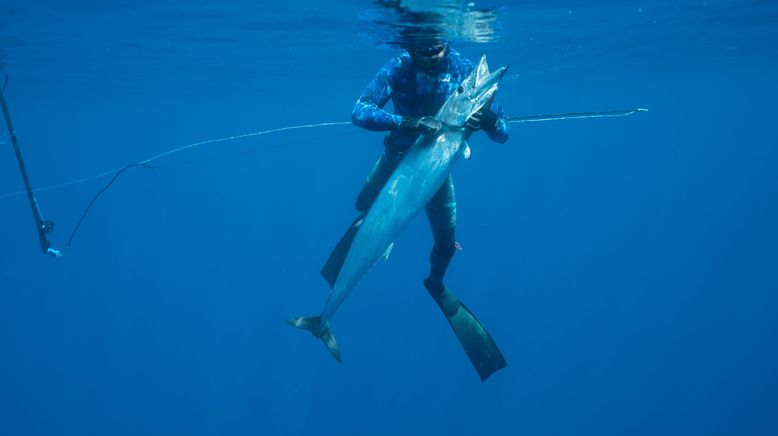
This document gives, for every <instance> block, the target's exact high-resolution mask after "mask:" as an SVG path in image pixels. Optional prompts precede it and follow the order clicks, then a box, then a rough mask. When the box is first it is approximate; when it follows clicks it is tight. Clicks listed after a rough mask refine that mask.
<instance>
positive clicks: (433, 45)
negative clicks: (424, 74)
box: [408, 42, 448, 70]
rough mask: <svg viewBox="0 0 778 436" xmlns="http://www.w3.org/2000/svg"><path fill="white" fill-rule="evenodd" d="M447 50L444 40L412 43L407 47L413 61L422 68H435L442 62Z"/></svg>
mask: <svg viewBox="0 0 778 436" xmlns="http://www.w3.org/2000/svg"><path fill="white" fill-rule="evenodd" d="M447 52H448V44H447V43H445V42H427V43H423V44H414V45H413V46H411V47H409V48H408V54H410V55H411V59H413V63H414V64H416V65H417V66H418V67H419V68H421V69H422V70H433V69H435V68H437V67H438V66H439V65H440V64H441V62H443V58H444V57H445V56H446V53H447Z"/></svg>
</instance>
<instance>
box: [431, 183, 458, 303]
mask: <svg viewBox="0 0 778 436" xmlns="http://www.w3.org/2000/svg"><path fill="white" fill-rule="evenodd" d="M426 212H427V218H428V219H429V222H430V227H432V236H433V237H434V239H435V244H434V245H433V246H432V252H431V253H430V274H429V277H427V280H425V285H426V286H427V287H428V288H429V287H432V288H434V289H435V290H439V291H440V292H442V291H443V277H444V276H445V275H446V270H447V269H448V266H449V264H450V263H451V259H452V258H453V257H454V253H455V252H456V239H455V229H456V221H457V205H456V198H455V196H454V182H453V181H452V179H451V176H448V178H447V179H446V181H445V182H444V183H443V186H442V187H441V188H440V189H439V190H438V192H437V193H435V195H434V196H433V197H432V199H431V200H430V202H429V203H427V207H426Z"/></svg>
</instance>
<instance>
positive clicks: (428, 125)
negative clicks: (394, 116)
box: [400, 117, 442, 135]
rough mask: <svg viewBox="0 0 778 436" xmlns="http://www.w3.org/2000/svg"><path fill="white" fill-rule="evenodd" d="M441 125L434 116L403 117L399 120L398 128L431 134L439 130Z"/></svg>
mask: <svg viewBox="0 0 778 436" xmlns="http://www.w3.org/2000/svg"><path fill="white" fill-rule="evenodd" d="M441 126H442V124H441V122H440V121H438V120H437V119H436V118H435V117H422V118H403V120H402V121H401V122H400V130H402V131H405V132H413V133H421V134H422V135H431V134H433V133H435V132H437V131H438V130H440V128H441Z"/></svg>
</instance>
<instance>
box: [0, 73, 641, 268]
mask: <svg viewBox="0 0 778 436" xmlns="http://www.w3.org/2000/svg"><path fill="white" fill-rule="evenodd" d="M7 84H8V76H6V77H5V81H4V84H3V86H2V88H0V91H2V90H4V89H5V86H6V85H7ZM0 97H2V93H1V92H0ZM2 103H3V109H4V114H5V117H6V122H7V124H8V129H9V135H10V138H11V141H12V143H13V145H14V148H15V149H16V150H17V158H18V160H19V166H20V169H21V170H22V177H23V179H24V181H25V190H24V191H14V192H8V193H5V194H2V195H0V200H2V199H3V198H7V197H12V196H16V195H22V194H25V193H26V194H27V196H28V198H29V199H30V204H31V205H32V206H33V215H34V217H35V221H36V224H37V227H38V233H39V238H40V241H41V247H42V248H43V250H44V252H45V253H47V254H51V255H53V256H55V257H61V256H63V255H64V254H65V252H66V251H68V250H69V249H70V245H71V243H72V242H73V238H74V237H75V235H76V233H77V232H78V229H79V228H80V227H81V224H82V223H83V222H84V220H85V219H86V217H87V215H88V214H89V211H90V210H91V208H92V206H94V204H95V202H96V201H97V199H98V198H99V197H100V196H101V195H102V194H103V193H104V192H105V191H107V190H108V189H109V188H110V187H111V186H112V185H113V184H114V182H116V180H117V179H118V178H119V176H121V175H122V174H123V173H124V172H125V171H127V170H129V169H130V168H135V167H142V168H149V169H155V168H169V167H174V166H180V165H187V164H192V163H197V162H205V161H210V160H216V159H224V158H229V157H235V156H241V155H247V154H252V153H259V152H266V151H270V150H277V149H281V148H286V147H291V146H293V145H299V144H303V143H308V142H313V141H318V140H323V139H330V138H335V137H339V136H345V135H351V134H355V133H359V132H348V133H338V134H333V135H326V136H319V137H316V138H309V139H304V140H299V141H292V142H286V143H281V144H277V145H273V146H268V147H261V148H256V149H250V150H245V151H240V152H234V153H225V154H221V155H215V156H208V157H204V158H199V159H192V160H187V161H180V162H172V163H167V164H163V165H152V162H156V161H158V160H160V159H162V158H164V157H168V156H171V155H174V154H178V153H181V152H183V151H186V150H190V149H193V148H196V147H201V146H203V145H208V144H215V143H221V142H228V141H235V140H239V139H245V138H251V137H256V136H262V135H268V134H271V133H279V132H285V131H291V130H302V129H312V128H320V127H332V126H345V125H351V124H352V123H351V121H334V122H324V123H316V124H302V125H296V126H286V127H280V128H275V129H268V130H261V131H258V132H252V133H245V134H241V135H233V136H225V137H223V138H216V139H209V140H206V141H199V142H194V143H191V144H187V145H183V146H180V147H177V148H174V149H171V150H168V151H165V152H162V153H159V154H157V155H155V156H152V157H150V158H147V159H144V160H141V161H138V162H134V163H130V164H128V165H125V166H122V167H118V168H114V169H111V170H107V171H103V172H101V173H99V174H95V175H93V176H89V177H84V178H80V179H75V180H70V181H67V182H63V183H59V184H56V185H50V186H45V187H42V188H37V189H32V188H31V186H30V184H29V179H28V177H27V174H26V171H25V168H24V163H23V160H22V158H21V151H20V150H19V149H18V144H17V142H16V135H15V131H14V130H13V128H12V126H11V122H10V115H9V114H8V110H7V107H6V105H5V100H4V99H2ZM647 111H648V110H647V109H643V108H637V109H628V110H614V111H603V112H570V113H559V114H546V115H530V116H519V117H508V118H507V120H508V121H509V122H511V123H528V122H544V121H560V120H573V119H586V118H613V117H626V116H629V115H633V114H635V113H638V112H647ZM2 142H3V141H0V143H2ZM111 174H113V177H112V178H111V180H110V181H109V182H108V183H107V184H106V185H105V186H103V187H102V188H101V189H100V190H99V191H98V192H97V193H96V194H95V195H94V196H92V199H91V200H90V201H89V203H88V205H87V207H86V209H85V210H84V212H83V213H82V214H81V217H80V219H79V220H78V223H77V224H76V226H75V227H74V229H73V231H72V232H71V234H70V237H69V238H68V241H67V244H66V245H65V249H64V250H62V251H60V250H55V249H52V248H50V247H49V245H50V244H49V242H48V239H46V236H45V235H46V234H47V233H49V232H51V231H52V230H53V228H54V224H53V223H52V222H50V221H47V220H44V219H43V218H42V216H41V214H40V210H39V209H38V206H37V202H36V201H35V198H34V195H33V194H34V193H38V192H43V191H49V190H53V189H58V188H63V187H66V186H71V185H76V184H81V183H86V182H89V181H92V180H96V179H99V178H102V177H105V176H108V175H111Z"/></svg>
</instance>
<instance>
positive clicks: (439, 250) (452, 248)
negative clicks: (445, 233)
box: [432, 238, 457, 257]
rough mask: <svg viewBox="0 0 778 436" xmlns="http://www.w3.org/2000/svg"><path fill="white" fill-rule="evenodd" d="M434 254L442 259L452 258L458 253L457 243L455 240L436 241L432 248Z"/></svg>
mask: <svg viewBox="0 0 778 436" xmlns="http://www.w3.org/2000/svg"><path fill="white" fill-rule="evenodd" d="M432 252H433V254H434V255H437V256H440V257H452V256H454V254H455V253H456V252H457V243H456V241H455V240H454V239H453V238H450V239H449V238H446V240H444V241H435V245H433V246H432Z"/></svg>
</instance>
